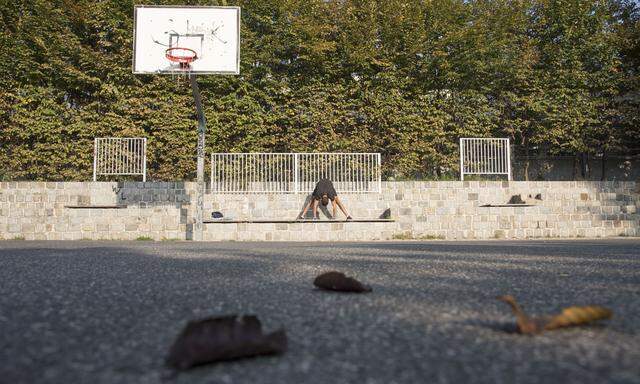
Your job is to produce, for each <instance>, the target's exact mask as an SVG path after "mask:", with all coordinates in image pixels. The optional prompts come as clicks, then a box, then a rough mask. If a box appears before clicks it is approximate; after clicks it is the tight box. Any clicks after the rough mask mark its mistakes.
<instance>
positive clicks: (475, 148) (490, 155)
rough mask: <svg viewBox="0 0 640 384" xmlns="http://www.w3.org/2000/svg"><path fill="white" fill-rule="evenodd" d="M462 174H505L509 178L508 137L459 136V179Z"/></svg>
mask: <svg viewBox="0 0 640 384" xmlns="http://www.w3.org/2000/svg"><path fill="white" fill-rule="evenodd" d="M464 175H506V176H507V178H508V180H511V149H510V146H509V139H503V138H461V139H460V180H464Z"/></svg>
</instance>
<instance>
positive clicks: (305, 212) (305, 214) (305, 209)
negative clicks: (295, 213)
mask: <svg viewBox="0 0 640 384" xmlns="http://www.w3.org/2000/svg"><path fill="white" fill-rule="evenodd" d="M311 204H313V196H311V199H310V200H309V203H308V204H307V206H306V207H304V210H303V211H302V214H301V215H300V218H301V219H304V218H305V216H307V211H308V210H309V208H310V207H311Z"/></svg>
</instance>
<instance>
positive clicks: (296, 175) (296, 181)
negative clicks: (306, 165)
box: [293, 153, 300, 194]
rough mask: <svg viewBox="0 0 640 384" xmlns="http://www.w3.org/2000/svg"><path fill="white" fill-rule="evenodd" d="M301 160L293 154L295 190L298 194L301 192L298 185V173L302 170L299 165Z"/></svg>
mask: <svg viewBox="0 0 640 384" xmlns="http://www.w3.org/2000/svg"><path fill="white" fill-rule="evenodd" d="M299 161H300V158H299V157H298V154H297V153H294V154H293V190H294V192H295V193H296V194H298V192H300V186H299V185H298V181H299V180H298V172H299V170H300V165H299Z"/></svg>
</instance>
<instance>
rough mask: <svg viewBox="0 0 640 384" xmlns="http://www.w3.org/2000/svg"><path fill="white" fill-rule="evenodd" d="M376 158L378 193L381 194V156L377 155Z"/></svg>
mask: <svg viewBox="0 0 640 384" xmlns="http://www.w3.org/2000/svg"><path fill="white" fill-rule="evenodd" d="M376 157H377V158H378V193H382V155H381V154H380V152H378V153H377V156H376Z"/></svg>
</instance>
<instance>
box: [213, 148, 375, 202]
mask: <svg viewBox="0 0 640 384" xmlns="http://www.w3.org/2000/svg"><path fill="white" fill-rule="evenodd" d="M381 176H382V175H381V170H380V154H379V153H213V154H211V191H212V192H213V193H299V192H312V191H313V189H314V187H315V185H316V183H317V182H318V180H320V179H322V178H327V179H329V180H331V181H332V182H333V185H334V187H335V188H336V191H337V192H341V193H379V192H380V191H381Z"/></svg>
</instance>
